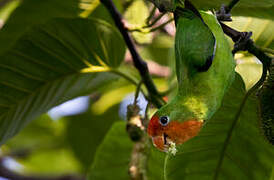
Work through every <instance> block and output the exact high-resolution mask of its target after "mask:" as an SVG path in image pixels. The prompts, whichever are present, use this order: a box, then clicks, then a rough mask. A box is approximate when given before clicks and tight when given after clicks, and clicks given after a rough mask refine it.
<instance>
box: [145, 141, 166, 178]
mask: <svg viewBox="0 0 274 180" xmlns="http://www.w3.org/2000/svg"><path fill="white" fill-rule="evenodd" d="M151 146H152V145H151ZM164 159H165V153H163V152H160V151H159V150H158V149H156V148H155V147H151V148H150V150H149V154H148V161H147V178H148V180H163V179H164V173H163V171H164Z"/></svg>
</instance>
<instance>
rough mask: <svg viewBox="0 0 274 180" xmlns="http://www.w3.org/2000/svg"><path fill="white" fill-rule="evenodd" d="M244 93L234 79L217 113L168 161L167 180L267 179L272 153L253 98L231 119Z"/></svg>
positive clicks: (237, 79)
mask: <svg viewBox="0 0 274 180" xmlns="http://www.w3.org/2000/svg"><path fill="white" fill-rule="evenodd" d="M245 93H246V92H245V88H244V83H243V81H242V79H241V78H240V77H239V75H237V76H236V79H235V81H234V83H233V85H232V87H231V88H230V89H229V91H228V93H227V94H226V95H225V97H224V101H223V105H222V107H221V108H220V109H219V111H217V113H216V114H215V115H214V117H213V118H212V119H211V120H209V121H208V122H207V123H206V124H205V126H204V128H203V129H202V131H201V132H200V133H199V135H198V136H196V137H195V138H193V139H192V140H190V141H188V142H186V143H185V144H183V145H181V146H178V153H177V155H176V156H172V157H170V158H169V159H168V162H167V177H168V179H169V180H172V179H188V180H191V179H195V180H196V179H209V180H213V179H214V180H217V179H222V180H223V179H235V180H237V179H239V180H245V179H246V180H251V179H254V180H255V179H256V180H257V179H260V180H268V179H270V176H271V171H272V166H273V162H274V151H273V146H271V145H270V144H269V143H267V142H266V140H265V139H264V137H263V136H262V134H261V133H260V131H259V124H258V116H257V109H258V108H257V105H258V104H257V99H256V98H255V96H254V95H253V96H251V97H250V98H249V99H248V101H247V103H246V104H245V106H244V108H243V111H242V113H241V114H240V117H239V119H237V118H235V114H236V113H237V111H238V110H239V107H240V104H241V101H242V99H243V97H244V95H245Z"/></svg>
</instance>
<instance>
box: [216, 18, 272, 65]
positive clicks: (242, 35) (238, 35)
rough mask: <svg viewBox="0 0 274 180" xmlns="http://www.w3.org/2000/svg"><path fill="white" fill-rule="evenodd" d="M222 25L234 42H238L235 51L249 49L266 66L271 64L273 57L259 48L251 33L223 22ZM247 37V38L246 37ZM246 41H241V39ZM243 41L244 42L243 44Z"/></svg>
mask: <svg viewBox="0 0 274 180" xmlns="http://www.w3.org/2000/svg"><path fill="white" fill-rule="evenodd" d="M220 24H221V27H222V29H223V31H224V33H225V34H226V35H228V36H229V37H230V38H231V39H232V40H233V42H234V43H236V44H238V46H237V47H236V49H234V50H233V51H234V53H235V52H236V51H239V50H243V51H248V52H249V53H251V54H253V55H254V56H256V57H257V58H258V59H259V60H260V61H261V62H262V63H263V64H265V65H266V67H269V66H270V63H271V60H272V58H271V57H269V56H268V55H266V54H265V53H264V52H263V51H262V50H261V49H260V48H258V47H257V46H256V45H255V44H254V42H253V41H252V40H251V39H250V38H249V37H250V35H251V34H250V33H247V32H239V31H237V30H235V29H233V28H231V27H229V26H227V25H225V24H223V23H221V22H220ZM246 38H247V39H246ZM242 40H243V41H244V42H241V41H242ZM241 43H242V44H241Z"/></svg>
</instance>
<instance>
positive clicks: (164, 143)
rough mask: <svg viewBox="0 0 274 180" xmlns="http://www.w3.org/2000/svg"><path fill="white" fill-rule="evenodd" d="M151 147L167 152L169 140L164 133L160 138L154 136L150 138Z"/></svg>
mask: <svg viewBox="0 0 274 180" xmlns="http://www.w3.org/2000/svg"><path fill="white" fill-rule="evenodd" d="M151 139H152V142H153V145H154V146H155V147H157V148H158V149H159V150H161V151H164V152H167V151H168V148H169V144H170V140H169V139H168V136H167V135H166V134H165V133H164V134H163V135H160V136H154V137H152V138H151Z"/></svg>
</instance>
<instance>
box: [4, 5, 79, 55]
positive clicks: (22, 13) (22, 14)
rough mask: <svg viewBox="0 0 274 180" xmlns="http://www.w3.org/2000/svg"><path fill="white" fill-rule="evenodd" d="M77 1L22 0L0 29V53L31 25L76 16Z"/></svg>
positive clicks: (77, 11) (77, 9)
mask: <svg viewBox="0 0 274 180" xmlns="http://www.w3.org/2000/svg"><path fill="white" fill-rule="evenodd" d="M78 3H79V2H78V1H77V0H66V1H64V0H46V1H37V0H24V1H23V2H22V3H21V5H20V6H19V7H18V8H17V9H16V10H15V11H14V12H13V13H12V14H11V16H10V17H9V19H8V21H7V23H6V24H5V26H4V27H3V28H2V29H1V31H0V53H1V52H3V51H4V50H7V49H8V48H9V47H10V46H11V45H12V44H14V43H15V41H16V40H17V39H18V38H19V37H20V36H21V35H23V34H24V33H25V32H26V31H28V29H29V28H30V27H31V26H33V25H37V24H43V23H45V22H46V21H48V20H49V19H51V18H56V17H66V18H69V17H70V18H71V17H77V16H78V14H79V12H80V9H79V7H78ZM49 12H50V13H49Z"/></svg>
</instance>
